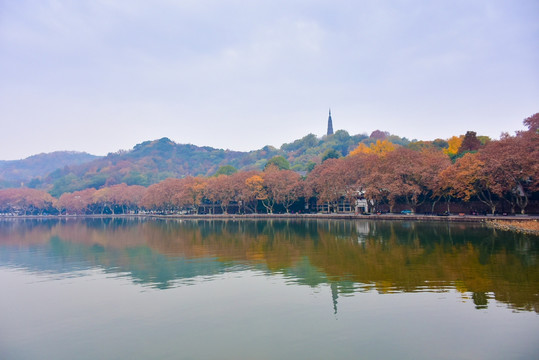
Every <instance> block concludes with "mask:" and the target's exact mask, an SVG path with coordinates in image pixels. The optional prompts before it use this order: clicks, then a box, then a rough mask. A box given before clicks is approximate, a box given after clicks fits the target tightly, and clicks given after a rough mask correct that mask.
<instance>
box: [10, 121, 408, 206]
mask: <svg viewBox="0 0 539 360" xmlns="http://www.w3.org/2000/svg"><path fill="white" fill-rule="evenodd" d="M379 137H386V138H387V140H388V141H391V142H394V143H396V144H406V143H408V140H406V139H405V138H400V137H398V136H395V135H389V133H387V132H381V131H377V132H373V134H371V136H370V137H369V136H367V135H365V134H363V135H350V134H348V132H346V131H345V130H338V131H336V132H335V134H333V135H329V136H323V137H321V138H318V137H316V136H315V135H314V134H309V135H306V136H304V137H303V138H301V139H298V140H295V141H293V142H291V143H287V144H283V145H282V146H281V147H280V148H279V149H277V148H275V147H273V146H270V145H267V146H264V147H263V148H261V149H259V150H254V151H249V152H241V151H233V150H223V149H215V148H212V147H209V146H196V145H192V144H177V143H175V142H173V141H172V140H170V139H168V138H162V139H158V140H152V141H145V142H143V143H140V144H138V145H135V146H134V147H133V149H131V150H120V151H118V152H115V153H110V154H108V155H107V156H105V157H97V156H93V155H89V154H81V153H73V152H63V153H52V154H41V155H36V156H34V157H30V158H28V159H25V160H21V161H20V162H18V163H16V162H6V161H3V162H0V169H3V170H2V172H1V173H0V174H2V175H4V176H2V177H0V188H11V187H20V186H21V184H23V185H24V186H27V187H33V188H38V189H44V190H47V191H49V192H50V194H51V195H53V196H55V197H58V196H60V195H61V194H63V193H65V192H73V191H78V190H83V189H87V188H95V189H99V188H102V187H106V186H112V185H115V184H121V183H125V184H127V185H142V186H149V185H151V184H155V183H158V182H160V181H162V180H164V179H166V178H171V177H172V178H184V177H186V176H212V175H215V174H219V170H220V169H222V168H223V167H227V166H228V167H232V168H233V169H236V170H238V171H248V170H257V171H258V170H262V169H264V168H266V166H267V165H268V162H269V163H271V162H275V161H278V162H279V164H277V166H278V167H283V168H290V169H292V170H294V171H298V172H300V173H302V174H306V173H307V172H309V171H311V170H312V169H313V168H314V167H315V166H316V165H317V164H320V163H322V161H323V160H325V159H327V158H335V157H340V156H347V155H348V154H349V153H350V151H351V150H353V149H354V148H356V147H357V145H358V143H360V142H364V143H366V144H370V143H372V142H374V141H376V139H378V138H379ZM60 154H64V157H60V156H59V155H60ZM8 163H9V164H8ZM7 165H9V166H7ZM225 169H227V168H225ZM228 170H229V171H230V168H228ZM9 171H11V172H9ZM221 171H223V170H221Z"/></svg>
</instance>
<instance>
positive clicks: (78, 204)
mask: <svg viewBox="0 0 539 360" xmlns="http://www.w3.org/2000/svg"><path fill="white" fill-rule="evenodd" d="M95 192H96V189H94V188H89V189H84V190H80V191H75V192H72V193H63V194H62V196H60V198H59V199H58V201H57V202H56V208H57V209H58V211H59V212H60V213H62V212H64V213H65V214H66V215H69V214H77V215H80V214H85V213H87V212H90V210H89V207H90V205H91V204H92V203H93V196H94V194H95Z"/></svg>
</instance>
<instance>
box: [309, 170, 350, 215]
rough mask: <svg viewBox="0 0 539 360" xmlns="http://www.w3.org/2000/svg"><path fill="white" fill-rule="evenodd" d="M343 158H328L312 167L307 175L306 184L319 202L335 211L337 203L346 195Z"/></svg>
mask: <svg viewBox="0 0 539 360" xmlns="http://www.w3.org/2000/svg"><path fill="white" fill-rule="evenodd" d="M343 163H344V160H343V159H328V160H326V161H324V162H323V163H322V164H320V165H318V166H317V167H315V168H314V170H313V171H311V173H309V176H308V177H307V186H309V187H310V188H311V190H312V193H313V194H314V195H315V197H316V199H317V202H318V203H319V204H326V205H327V207H328V211H331V209H333V211H335V212H336V211H337V210H338V208H337V204H338V202H339V200H340V199H341V197H344V196H345V195H346V189H347V181H346V176H345V175H346V173H347V169H345V168H344V167H343V166H342V165H343Z"/></svg>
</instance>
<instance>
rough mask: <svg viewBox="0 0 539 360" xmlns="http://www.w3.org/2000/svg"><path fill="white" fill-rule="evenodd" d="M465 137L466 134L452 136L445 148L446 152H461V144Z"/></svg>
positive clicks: (449, 153) (451, 153)
mask: <svg viewBox="0 0 539 360" xmlns="http://www.w3.org/2000/svg"><path fill="white" fill-rule="evenodd" d="M463 139H464V136H463V135H461V136H452V137H451V139H449V140H447V144H448V145H449V146H448V147H447V148H445V149H443V151H444V154H446V155H449V156H451V155H457V153H458V152H459V148H460V145H461V144H462V140H463Z"/></svg>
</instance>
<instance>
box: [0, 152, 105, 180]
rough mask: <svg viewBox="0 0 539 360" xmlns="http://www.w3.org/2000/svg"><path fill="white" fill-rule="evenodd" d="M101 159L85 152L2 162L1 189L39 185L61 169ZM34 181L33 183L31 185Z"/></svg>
mask: <svg viewBox="0 0 539 360" xmlns="http://www.w3.org/2000/svg"><path fill="white" fill-rule="evenodd" d="M97 158H99V157H98V156H95V155H90V154H88V153H84V152H76V151H55V152H52V153H48V154H44V153H43V154H38V155H33V156H30V157H28V158H26V159H22V160H0V188H2V187H4V188H6V187H19V186H21V184H22V185H24V186H31V187H36V186H38V185H39V179H40V178H42V177H44V176H46V175H47V174H49V173H50V172H51V171H54V170H56V169H58V168H60V167H64V166H73V165H78V164H83V163H87V162H89V161H92V160H95V159H97ZM32 179H34V181H33V182H32V183H30V182H31V181H32Z"/></svg>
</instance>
